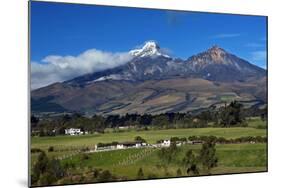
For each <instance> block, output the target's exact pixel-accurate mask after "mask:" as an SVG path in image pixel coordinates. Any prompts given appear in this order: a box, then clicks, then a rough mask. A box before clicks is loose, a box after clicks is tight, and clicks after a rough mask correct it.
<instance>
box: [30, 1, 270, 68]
mask: <svg viewBox="0 0 281 188" xmlns="http://www.w3.org/2000/svg"><path fill="white" fill-rule="evenodd" d="M148 40H155V41H157V42H158V44H159V45H160V46H161V47H162V48H166V49H169V51H170V52H171V54H172V56H174V57H180V58H183V59H186V58H188V57H190V56H191V55H194V54H196V53H199V52H201V51H204V50H206V49H208V48H210V47H211V46H212V45H214V44H216V45H219V46H220V47H222V48H224V49H226V50H227V51H229V52H231V53H233V54H235V55H237V56H239V57H242V58H244V59H246V60H248V61H250V62H251V63H253V64H256V65H258V66H260V67H265V64H266V59H265V57H266V17H261V16H241V15H229V14H210V13H198V12H179V11H167V10H152V9H137V8H121V7H119V8H118V7H106V6H90V5H78V4H61V3H46V2H45V3H44V2H32V4H31V61H32V62H33V63H34V64H36V63H37V64H44V63H45V64H46V63H50V62H55V61H54V59H56V58H57V57H68V56H71V57H77V56H79V55H81V53H84V52H85V51H87V50H89V49H97V50H100V51H102V52H111V53H116V52H127V51H129V50H131V49H133V48H135V47H136V46H139V45H141V44H143V43H144V42H145V41H148ZM54 55H55V57H56V58H51V60H52V61H50V60H49V59H50V58H47V57H50V56H51V57H53V56H54ZM64 60H65V59H64Z"/></svg>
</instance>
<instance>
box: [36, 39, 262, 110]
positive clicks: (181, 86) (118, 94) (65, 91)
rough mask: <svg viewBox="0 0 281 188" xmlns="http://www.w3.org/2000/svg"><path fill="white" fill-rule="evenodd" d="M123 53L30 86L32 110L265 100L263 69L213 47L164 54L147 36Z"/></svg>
mask: <svg viewBox="0 0 281 188" xmlns="http://www.w3.org/2000/svg"><path fill="white" fill-rule="evenodd" d="M129 53H131V54H132V55H133V56H134V57H133V58H132V60H130V61H129V62H127V63H126V64H124V65H121V66H118V67H115V68H112V69H107V70H104V71H100V72H95V73H90V74H86V75H82V76H79V77H76V78H73V79H71V80H67V81H65V82H62V83H54V84H52V85H49V86H47V87H44V88H39V89H36V90H34V91H32V93H31V96H32V100H33V101H36V110H37V111H40V109H39V110H38V106H40V102H42V103H44V105H42V106H52V107H53V106H55V104H56V105H58V106H59V107H60V109H66V110H74V111H82V112H87V113H93V114H95V113H99V114H125V113H128V112H136V113H162V112H169V111H177V110H180V111H186V110H191V109H196V108H202V107H207V106H210V105H212V104H217V103H221V102H223V101H222V98H230V99H231V100H246V101H255V100H256V101H263V102H264V103H265V102H266V101H267V98H266V96H267V95H266V92H267V91H266V84H267V83H266V82H267V78H266V75H267V73H266V71H265V70H264V69H262V68H259V67H257V66H255V65H253V64H251V63H249V62H248V61H246V60H243V59H241V58H239V57H237V56H235V55H233V54H231V53H229V52H227V51H226V50H224V49H223V48H221V47H219V46H213V47H211V48H209V49H207V50H206V51H204V52H201V53H198V54H196V55H194V56H191V57H190V58H187V59H186V60H182V59H177V58H172V57H170V56H168V55H166V54H165V53H163V52H161V48H160V46H159V45H158V44H157V43H156V42H153V41H149V42H147V43H145V44H144V46H143V47H142V48H138V49H135V50H131V51H130V52H129ZM257 86H259V88H257ZM187 96H188V97H187ZM46 99H48V100H49V101H48V100H46ZM46 103H50V105H46ZM41 111H44V109H42V110H41Z"/></svg>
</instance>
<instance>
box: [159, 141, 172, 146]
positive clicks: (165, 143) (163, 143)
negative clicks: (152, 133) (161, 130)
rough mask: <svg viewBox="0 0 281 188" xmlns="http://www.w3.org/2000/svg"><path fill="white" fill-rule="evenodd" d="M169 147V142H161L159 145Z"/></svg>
mask: <svg viewBox="0 0 281 188" xmlns="http://www.w3.org/2000/svg"><path fill="white" fill-rule="evenodd" d="M170 145H171V140H163V142H162V143H161V146H162V147H169V146H170Z"/></svg>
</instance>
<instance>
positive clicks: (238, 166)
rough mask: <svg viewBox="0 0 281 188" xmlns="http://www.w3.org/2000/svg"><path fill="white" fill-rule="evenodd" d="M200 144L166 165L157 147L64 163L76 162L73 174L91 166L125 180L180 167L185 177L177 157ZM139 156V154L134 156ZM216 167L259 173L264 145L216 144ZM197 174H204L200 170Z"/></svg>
mask: <svg viewBox="0 0 281 188" xmlns="http://www.w3.org/2000/svg"><path fill="white" fill-rule="evenodd" d="M200 148H201V146H200V145H185V146H182V147H180V148H179V149H180V151H179V153H178V154H177V156H176V157H175V159H174V160H173V161H172V162H171V163H170V164H165V163H163V162H161V160H160V159H159V157H158V154H157V152H158V149H150V150H151V151H147V153H146V154H145V155H141V154H143V153H144V150H148V149H127V150H119V151H107V152H100V153H92V154H89V159H87V160H84V159H82V155H77V156H75V157H73V158H71V159H67V160H64V162H70V163H75V164H78V165H79V170H77V171H76V173H83V172H87V171H90V170H91V169H93V168H102V169H107V170H110V171H111V172H112V173H113V174H118V175H119V176H121V177H126V179H129V180H131V179H136V178H137V171H138V169H139V168H140V167H141V168H142V169H143V172H144V175H145V178H148V177H149V176H155V177H176V176H177V173H176V171H177V170H178V169H180V170H181V171H182V172H183V173H182V176H187V174H186V173H185V169H184V168H182V166H181V160H182V158H183V156H184V154H185V152H186V151H187V150H188V149H193V150H194V151H195V152H197V153H198V152H199V150H200ZM138 156H140V157H138ZM217 156H218V158H219V163H218V167H216V168H214V169H212V171H211V172H209V173H211V174H222V173H238V172H259V171H266V169H267V168H266V166H267V156H266V144H228V145H217ZM201 174H204V172H203V173H201Z"/></svg>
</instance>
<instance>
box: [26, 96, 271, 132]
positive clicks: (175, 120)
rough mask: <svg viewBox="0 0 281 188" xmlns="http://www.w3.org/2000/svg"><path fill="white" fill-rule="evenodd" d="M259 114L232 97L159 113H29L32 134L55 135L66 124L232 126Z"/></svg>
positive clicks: (91, 127)
mask: <svg viewBox="0 0 281 188" xmlns="http://www.w3.org/2000/svg"><path fill="white" fill-rule="evenodd" d="M251 116H260V117H261V118H262V120H267V108H264V109H259V108H243V105H242V104H241V103H239V102H237V101H233V102H231V103H230V104H228V105H226V104H225V105H224V106H221V107H215V106H212V107H210V108H208V109H206V110H204V111H202V112H197V113H191V112H186V113H180V112H171V113H162V114H156V115H152V114H128V113H127V114H125V115H123V116H121V115H108V116H106V117H105V116H101V115H94V116H92V117H86V116H83V115H81V114H78V113H75V114H71V115H70V114H66V115H62V116H59V117H56V118H38V117H36V116H34V115H32V116H31V130H32V135H39V136H54V135H60V134H65V129H67V128H80V129H81V131H88V132H90V133H94V132H100V133H103V132H104V130H105V129H106V128H113V129H114V130H115V131H120V130H121V129H119V127H133V128H135V129H137V130H148V129H149V128H153V129H169V128H202V127H211V126H212V127H235V126H247V123H246V121H245V119H246V117H251Z"/></svg>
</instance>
